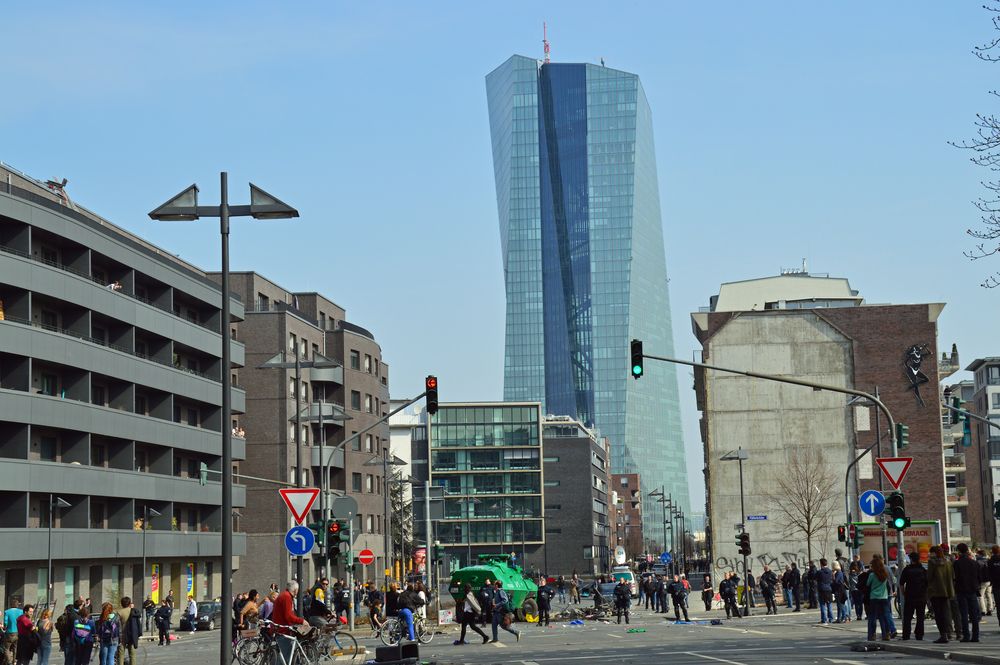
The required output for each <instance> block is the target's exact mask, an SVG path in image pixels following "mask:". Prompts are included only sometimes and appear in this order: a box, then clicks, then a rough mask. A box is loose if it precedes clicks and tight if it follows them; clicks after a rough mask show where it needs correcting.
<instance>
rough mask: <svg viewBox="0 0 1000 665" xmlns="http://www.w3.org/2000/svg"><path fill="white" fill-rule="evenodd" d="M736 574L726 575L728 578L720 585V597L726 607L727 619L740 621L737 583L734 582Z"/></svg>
mask: <svg viewBox="0 0 1000 665" xmlns="http://www.w3.org/2000/svg"><path fill="white" fill-rule="evenodd" d="M733 577H734V573H726V577H725V578H724V579H723V580H722V582H721V583H719V595H720V596H722V602H723V603H724V604H725V607H726V618H727V619H729V618H733V619H738V618H739V617H740V608H739V607H737V605H736V582H735V581H733Z"/></svg>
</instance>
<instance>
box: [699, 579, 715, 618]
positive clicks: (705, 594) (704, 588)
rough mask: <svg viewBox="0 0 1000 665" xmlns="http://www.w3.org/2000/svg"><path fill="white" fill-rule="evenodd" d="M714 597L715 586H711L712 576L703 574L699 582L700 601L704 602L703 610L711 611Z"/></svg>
mask: <svg viewBox="0 0 1000 665" xmlns="http://www.w3.org/2000/svg"><path fill="white" fill-rule="evenodd" d="M714 598H715V587H713V586H712V576H711V575H705V579H704V580H702V583H701V602H703V603H705V611H706V612H711V611H712V600H713V599H714Z"/></svg>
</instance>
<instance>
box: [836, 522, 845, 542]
mask: <svg viewBox="0 0 1000 665" xmlns="http://www.w3.org/2000/svg"><path fill="white" fill-rule="evenodd" d="M837 540H838V541H839V542H841V543H846V542H847V527H846V526H844V525H843V524H841V525H840V526H838V527H837Z"/></svg>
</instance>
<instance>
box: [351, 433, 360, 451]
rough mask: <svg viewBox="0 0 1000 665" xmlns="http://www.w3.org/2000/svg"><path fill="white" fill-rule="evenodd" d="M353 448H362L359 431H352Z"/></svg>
mask: <svg viewBox="0 0 1000 665" xmlns="http://www.w3.org/2000/svg"><path fill="white" fill-rule="evenodd" d="M351 436H352V437H354V438H353V439H351V450H361V437H360V436H357V432H351Z"/></svg>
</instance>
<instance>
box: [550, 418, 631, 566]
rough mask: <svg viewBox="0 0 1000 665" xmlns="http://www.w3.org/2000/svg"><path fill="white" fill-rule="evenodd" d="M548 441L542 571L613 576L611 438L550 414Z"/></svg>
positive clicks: (577, 422) (570, 419)
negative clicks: (609, 572) (604, 437)
mask: <svg viewBox="0 0 1000 665" xmlns="http://www.w3.org/2000/svg"><path fill="white" fill-rule="evenodd" d="M542 438H543V443H542V454H543V458H542V459H543V468H544V472H545V486H544V487H545V490H544V495H545V499H544V500H545V504H544V505H545V544H544V549H543V553H542V565H541V566H540V569H541V570H542V571H544V572H546V573H547V574H549V575H551V576H559V575H566V576H567V577H569V576H570V575H572V574H573V573H574V572H575V573H579V574H580V575H582V576H585V577H586V576H590V575H598V574H600V573H603V572H607V571H609V570H610V567H609V562H610V561H611V555H610V553H611V551H612V550H613V545H611V541H610V538H611V531H612V528H611V525H612V524H614V523H615V521H614V519H613V515H612V513H611V512H609V510H610V509H611V502H610V499H609V495H610V491H611V486H610V475H609V470H610V468H611V464H610V456H609V451H608V440H607V439H600V438H599V437H598V436H597V435H596V433H594V432H593V431H592V430H589V429H587V428H586V427H584V426H583V425H582V424H581V423H580V422H579V421H576V420H573V419H572V418H570V417H568V416H546V418H545V421H544V422H543V423H542ZM635 524H638V522H636V523H635ZM623 531H624V529H623Z"/></svg>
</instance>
